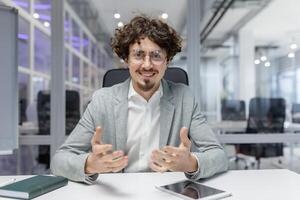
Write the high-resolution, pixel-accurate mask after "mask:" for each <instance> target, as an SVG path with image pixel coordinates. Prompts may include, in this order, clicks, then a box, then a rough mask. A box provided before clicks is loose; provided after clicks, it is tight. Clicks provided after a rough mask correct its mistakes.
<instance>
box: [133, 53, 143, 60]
mask: <svg viewBox="0 0 300 200" xmlns="http://www.w3.org/2000/svg"><path fill="white" fill-rule="evenodd" d="M134 56H135V58H137V59H142V58H143V54H142V53H136V54H135V55H134Z"/></svg>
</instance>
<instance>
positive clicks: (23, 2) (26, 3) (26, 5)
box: [13, 0, 29, 12]
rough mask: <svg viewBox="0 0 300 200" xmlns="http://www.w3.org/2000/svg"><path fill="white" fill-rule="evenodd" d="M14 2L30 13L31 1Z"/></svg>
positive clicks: (17, 0)
mask: <svg viewBox="0 0 300 200" xmlns="http://www.w3.org/2000/svg"><path fill="white" fill-rule="evenodd" d="M13 2H14V3H15V4H16V5H17V6H19V7H21V8H22V9H24V10H25V11H27V12H29V0H13Z"/></svg>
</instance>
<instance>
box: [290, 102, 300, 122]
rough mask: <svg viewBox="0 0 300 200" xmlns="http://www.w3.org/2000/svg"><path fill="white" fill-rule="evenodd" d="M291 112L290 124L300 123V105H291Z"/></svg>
mask: <svg viewBox="0 0 300 200" xmlns="http://www.w3.org/2000/svg"><path fill="white" fill-rule="evenodd" d="M291 111H292V122H293V123H300V103H293V105H292V110H291Z"/></svg>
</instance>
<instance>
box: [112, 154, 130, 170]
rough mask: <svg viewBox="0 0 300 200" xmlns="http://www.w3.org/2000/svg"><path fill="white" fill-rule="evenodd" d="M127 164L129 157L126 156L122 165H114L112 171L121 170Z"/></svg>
mask: <svg viewBox="0 0 300 200" xmlns="http://www.w3.org/2000/svg"><path fill="white" fill-rule="evenodd" d="M127 165H128V157H127V156H124V158H123V159H122V162H121V163H120V165H119V166H115V167H113V168H112V170H111V171H112V172H119V171H121V170H122V169H124V168H125V167H126V166H127Z"/></svg>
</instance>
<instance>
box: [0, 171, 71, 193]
mask: <svg viewBox="0 0 300 200" xmlns="http://www.w3.org/2000/svg"><path fill="white" fill-rule="evenodd" d="M67 184H68V179H66V178H63V177H57V176H41V175H38V176H34V177H31V178H27V179H24V180H22V181H17V182H15V183H11V184H9V185H5V186H2V187H0V196H5V197H12V198H19V199H32V198H35V197H37V196H40V195H42V194H45V193H47V192H50V191H52V190H55V189H57V188H60V187H62V186H65V185H67Z"/></svg>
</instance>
